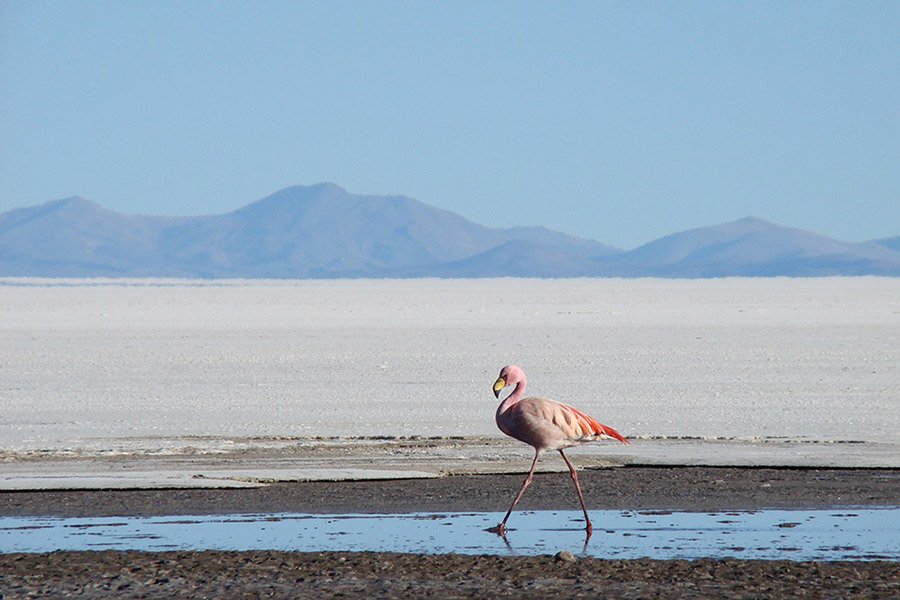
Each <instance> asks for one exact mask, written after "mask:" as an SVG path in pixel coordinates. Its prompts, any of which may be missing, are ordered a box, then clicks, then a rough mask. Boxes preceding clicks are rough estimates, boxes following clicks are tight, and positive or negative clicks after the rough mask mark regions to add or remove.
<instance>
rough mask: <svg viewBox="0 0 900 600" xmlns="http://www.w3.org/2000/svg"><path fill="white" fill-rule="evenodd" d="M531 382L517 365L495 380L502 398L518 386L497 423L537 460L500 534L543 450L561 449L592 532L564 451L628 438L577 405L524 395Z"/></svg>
mask: <svg viewBox="0 0 900 600" xmlns="http://www.w3.org/2000/svg"><path fill="white" fill-rule="evenodd" d="M527 383H528V379H527V377H525V372H524V371H523V370H522V369H521V368H520V367H517V366H516V365H507V366H505V367H503V368H502V369H501V370H500V376H499V377H498V378H497V381H496V382H494V396H496V397H498V398H499V397H500V392H501V390H503V389H504V388H506V387H508V386H515V387H514V388H513V391H512V393H511V394H510V395H509V396H507V397H506V399H504V400H503V402H501V403H500V406H499V407H497V415H496V420H497V427H499V428H500V431H502V432H503V433H505V434H506V435H508V436H510V437H512V438H515V439H517V440H519V441H522V442H525V443H526V444H528V445H530V446H531V447H533V448H534V451H535V454H534V462H532V464H531V470H530V471H529V472H528V477H526V479H525V483H523V484H522V488H521V489H520V490H519V493H518V495H516V498H515V500H513V503H512V506H510V507H509V511H508V512H507V513H506V517H505V518H504V519H503V522H502V523H500V525H499V526H498V527H497V528H496V529H497V531H498V532H499V533H500V534H504V533H505V531H506V521H507V520H508V519H509V515H510V514H512V511H513V508H515V506H516V504H517V503H518V502H519V499H520V498H521V497H522V495H523V494H524V493H525V489H526V488H527V487H528V486H529V485H530V484H531V481H532V479H533V477H534V470H535V467H537V462H538V458H540V456H541V452H543V451H545V450H557V451H559V454H560V456H562V458H563V460H564V461H565V462H566V466H568V467H569V473H570V475H571V476H572V481H574V482H575V490H576V491H577V492H578V499H579V500H580V501H581V508H582V510H583V511H584V520H585V523H586V527H585V528H586V529H587V532H588V535H590V533H591V530H592V526H591V520H590V518H589V517H588V512H587V507H586V506H585V503H584V496H583V495H582V493H581V486H580V485H579V483H578V474H577V472H576V471H575V467H574V466H573V465H572V463H571V462H569V459H568V457H566V455H565V454H564V453H563V449H565V448H571V447H572V446H578V445H580V444H584V443H588V442H595V441H598V440H603V439H614V440H618V441H620V442H622V443H623V444H627V443H628V440H626V439H625V438H624V437H623V436H622V435H621V434H620V433H619V432H618V431H616V430H615V429H613V428H612V427H609V426H608V425H603V424H602V423H599V422H597V421H596V420H595V419H593V418H592V417H589V416H588V415H586V414H584V413H583V412H581V411H580V410H578V409H577V408H574V407H572V406H569V405H567V404H562V403H561V402H557V401H556V400H550V399H548V398H534V397H529V398H523V396H524V395H525V386H526V385H527Z"/></svg>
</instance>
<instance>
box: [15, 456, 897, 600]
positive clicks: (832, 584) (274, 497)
mask: <svg viewBox="0 0 900 600" xmlns="http://www.w3.org/2000/svg"><path fill="white" fill-rule="evenodd" d="M581 480H582V483H583V485H584V490H585V495H586V496H587V498H588V502H589V505H590V508H591V509H592V510H593V509H599V508H645V509H676V510H677V509H680V510H706V511H719V510H729V509H738V508H745V509H747V508H826V507H837V506H856V507H859V506H886V505H894V506H896V505H898V503H900V472H898V471H897V470H892V469H888V470H885V469H875V470H872V469H784V468H779V469H770V468H708V467H682V468H669V467H632V468H613V469H587V470H583V471H582V473H581ZM520 482H521V474H516V475H496V474H491V475H475V476H471V475H470V476H447V477H442V478H432V479H424V480H394V481H342V482H307V483H277V484H273V485H269V486H265V487H258V488H246V489H179V490H116V491H111V490H94V491H91V490H80V491H70V492H4V493H0V516H10V515H19V516H21V515H37V514H52V515H58V516H100V515H156V514H158V515H170V514H194V515H197V514H221V513H235V512H257V511H260V512H285V511H299V512H319V511H321V512H327V513H344V512H378V513H389V512H407V511H428V512H431V511H457V510H488V511H498V510H499V511H502V510H503V509H504V508H505V507H506V506H507V503H508V502H509V499H510V496H511V495H512V494H513V493H514V492H515V490H516V488H517V486H518V485H519V483H520ZM568 485H569V480H568V476H567V475H565V474H560V473H542V474H540V475H539V476H538V478H537V479H536V480H535V483H534V485H533V486H532V488H531V489H529V493H528V494H527V495H526V496H525V498H524V499H523V500H522V504H521V506H522V509H523V510H528V509H559V508H572V506H573V504H574V503H575V502H576V500H575V498H574V493H573V492H572V491H571V490H569V489H567V487H566V486H568ZM484 535H491V534H489V533H484ZM567 559H570V560H567ZM0 593H3V594H4V598H24V597H62V596H66V595H77V596H79V597H89V598H118V597H143V598H171V597H178V598H204V597H207V598H208V597H251V598H256V597H276V598H295V597H316V598H318V597H326V598H331V597H380V598H409V597H446V598H496V597H506V598H548V597H559V598H571V597H583V598H596V597H598V596H605V597H620V598H648V597H649V598H699V597H706V598H714V597H723V596H724V597H736V598H762V597H765V598H796V597H807V598H857V597H858V598H895V597H897V594H898V593H900V564H898V563H896V562H883V561H874V562H853V563H850V562H833V563H809V562H806V563H804V562H793V561H787V560H785V561H747V560H734V559H728V560H699V561H683V560H675V561H653V560H646V559H641V560H602V559H593V558H576V559H575V560H571V557H564V556H562V555H560V556H557V555H554V554H553V552H552V550H551V551H550V553H548V554H547V555H545V556H534V557H522V556H462V555H455V554H451V555H436V556H422V555H409V554H391V553H353V552H346V553H341V552H328V553H297V552H274V551H269V552H262V551H254V552H163V553H137V552H89V553H79V552H57V553H52V554H5V555H0Z"/></svg>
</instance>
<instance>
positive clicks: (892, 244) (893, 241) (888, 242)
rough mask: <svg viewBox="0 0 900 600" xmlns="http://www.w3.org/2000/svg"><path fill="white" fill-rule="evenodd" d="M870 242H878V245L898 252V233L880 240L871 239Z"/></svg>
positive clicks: (899, 237) (899, 250) (899, 242)
mask: <svg viewBox="0 0 900 600" xmlns="http://www.w3.org/2000/svg"><path fill="white" fill-rule="evenodd" d="M871 243H872V244H878V245H879V246H884V247H885V248H887V249H889V250H893V251H894V252H900V235H898V236H897V237H892V238H883V239H880V240H872V241H871Z"/></svg>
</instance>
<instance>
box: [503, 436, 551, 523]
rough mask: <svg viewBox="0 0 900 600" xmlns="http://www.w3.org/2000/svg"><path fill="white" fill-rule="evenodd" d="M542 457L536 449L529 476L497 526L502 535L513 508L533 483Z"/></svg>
mask: <svg viewBox="0 0 900 600" xmlns="http://www.w3.org/2000/svg"><path fill="white" fill-rule="evenodd" d="M540 457H541V451H540V450H535V452H534V461H533V462H532V463H531V470H530V471H528V476H527V477H526V478H525V481H524V482H523V483H522V488H521V489H520V490H519V493H518V494H516V499H515V500H513V502H512V505H511V506H510V507H509V510H508V511H506V516H505V517H503V522H501V523H500V525H498V526H497V531H498V532H499V533H500V535H503V534H504V533H506V521H507V520H509V515H511V514H512V511H513V509H514V508H515V507H516V504H518V503H519V500H520V499H521V498H522V495H523V494H525V489H526V488H527V487H528V486H529V485H531V480H532V479H534V469H535V467H537V462H538V459H539V458H540Z"/></svg>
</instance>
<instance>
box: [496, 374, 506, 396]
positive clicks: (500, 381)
mask: <svg viewBox="0 0 900 600" xmlns="http://www.w3.org/2000/svg"><path fill="white" fill-rule="evenodd" d="M505 387H506V380H505V379H503V378H502V377H498V378H497V381H495V382H494V398H499V397H500V390H502V389H503V388H505Z"/></svg>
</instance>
